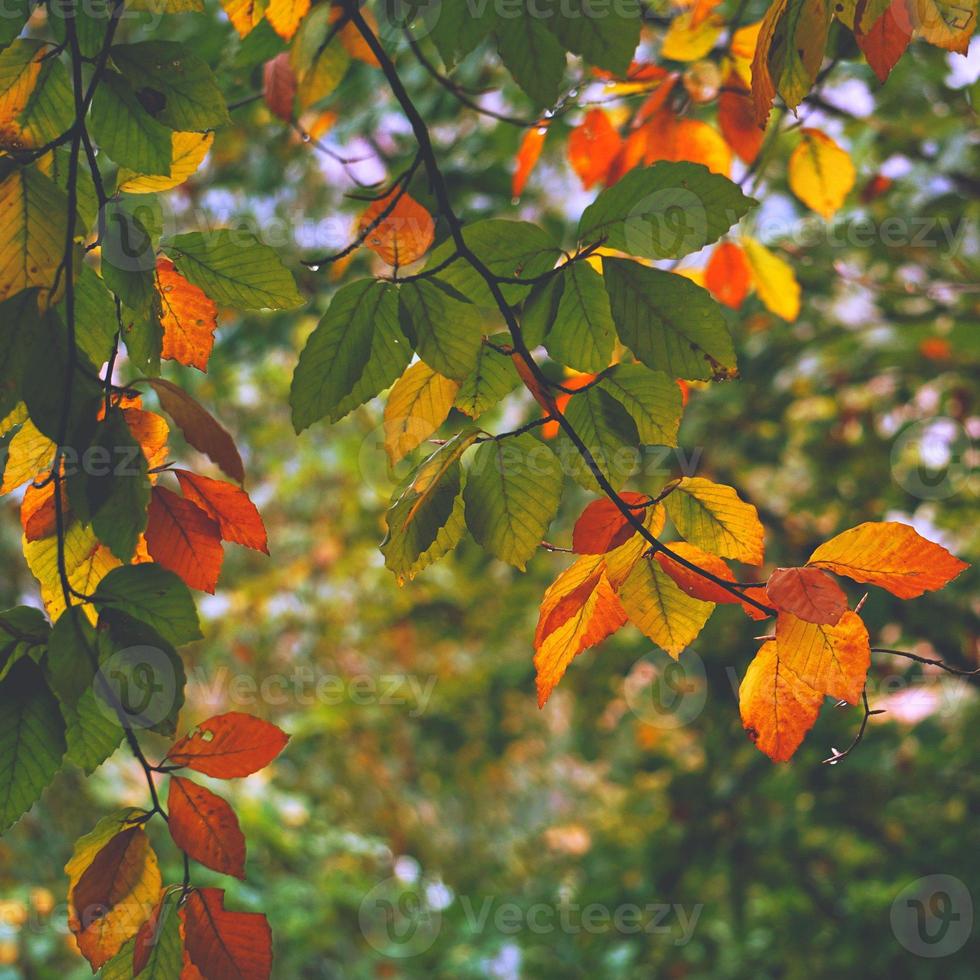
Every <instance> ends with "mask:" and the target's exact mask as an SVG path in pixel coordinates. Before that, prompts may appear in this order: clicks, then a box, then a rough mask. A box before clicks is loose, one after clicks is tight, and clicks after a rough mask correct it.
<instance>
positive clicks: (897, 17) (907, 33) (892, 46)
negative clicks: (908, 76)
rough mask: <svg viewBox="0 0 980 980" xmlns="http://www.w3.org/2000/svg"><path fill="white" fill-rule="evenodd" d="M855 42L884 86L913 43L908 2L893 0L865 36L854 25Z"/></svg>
mask: <svg viewBox="0 0 980 980" xmlns="http://www.w3.org/2000/svg"><path fill="white" fill-rule="evenodd" d="M859 9H860V7H859ZM854 40H855V41H857V45H858V47H859V48H860V49H861V52H862V54H863V55H864V56H865V58H867V59H868V64H869V65H870V66H871V68H872V70H873V71H874V73H875V74H876V75H877V76H878V81H880V82H882V83H884V81H885V79H887V78H888V76H889V74H890V73H891V70H892V69H893V68H894V67H895V65H896V63H897V62H898V59H899V58H901V57H902V54H903V53H904V52H905V49H906V48H907V47H908V46H909V41H911V40H912V22H911V20H910V19H909V11H908V8H907V5H906V0H893V2H892V5H891V6H890V7H888V8H887V9H886V10H885V12H884V13H883V14H882V15H881V16H880V17H879V18H878V19H877V20H876V21H875V22H874V23H873V24H872V25H871V27H870V29H869V30H868V31H867V32H866V33H863V34H862V33H861V31H860V30H859V29H858V27H857V25H856V24H855V30H854Z"/></svg>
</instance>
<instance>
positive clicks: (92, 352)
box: [59, 265, 116, 366]
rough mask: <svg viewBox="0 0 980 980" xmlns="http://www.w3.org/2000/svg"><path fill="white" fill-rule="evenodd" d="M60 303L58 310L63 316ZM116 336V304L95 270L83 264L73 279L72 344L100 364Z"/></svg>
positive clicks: (103, 362) (110, 349)
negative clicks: (73, 338) (73, 339)
mask: <svg viewBox="0 0 980 980" xmlns="http://www.w3.org/2000/svg"><path fill="white" fill-rule="evenodd" d="M64 309H65V307H64V302H62V304H61V307H60V308H59V312H60V313H61V318H62V320H64V319H65V313H64ZM115 336H116V304H115V302H114V301H113V298H112V294H111V293H110V292H109V290H108V289H106V286H105V283H104V282H103V281H102V279H100V278H99V275H98V273H97V272H96V271H95V270H94V269H93V268H92V267H91V266H88V265H83V266H82V268H81V270H80V271H79V274H78V279H77V280H76V281H75V343H76V344H78V346H79V348H80V349H81V350H83V351H84V352H85V354H86V355H87V356H88V359H89V360H90V361H91V362H92V363H93V364H95V365H97V366H101V365H102V364H105V362H106V361H107V360H108V359H109V354H110V352H111V351H112V342H113V340H114V339H115Z"/></svg>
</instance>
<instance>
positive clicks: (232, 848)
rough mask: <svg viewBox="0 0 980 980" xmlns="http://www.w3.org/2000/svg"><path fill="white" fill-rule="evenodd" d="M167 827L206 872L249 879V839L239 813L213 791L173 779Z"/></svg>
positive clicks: (173, 777) (175, 777) (185, 780)
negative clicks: (216, 872)
mask: <svg viewBox="0 0 980 980" xmlns="http://www.w3.org/2000/svg"><path fill="white" fill-rule="evenodd" d="M167 805H168V808H169V810H170V814H169V820H168V823H167V826H168V827H169V829H170V836H171V837H172V838H173V839H174V843H175V844H176V845H177V846H178V847H179V848H180V849H181V850H182V851H184V852H185V853H186V854H187V856H188V857H190V858H193V859H194V860H195V861H197V862H198V863H199V864H203V865H204V866H205V867H206V868H212V869H213V870H215V871H220V872H221V873H222V874H226V875H234V876H235V877H236V878H244V877H245V837H244V836H243V834H242V831H241V828H240V827H239V826H238V818H237V817H236V816H235V811H234V810H232V808H231V807H230V806H229V805H228V803H227V801H226V800H223V799H222V798H221V797H220V796H218V795H217V794H215V793H212V792H211V790H209V789H205V788H204V787H203V786H198V784H197V783H193V782H191V781H190V780H189V779H182V778H181V777H180V776H171V777H170V794H169V796H168V798H167Z"/></svg>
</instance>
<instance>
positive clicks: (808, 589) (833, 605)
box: [766, 568, 847, 626]
mask: <svg viewBox="0 0 980 980" xmlns="http://www.w3.org/2000/svg"><path fill="white" fill-rule="evenodd" d="M766 592H767V593H768V595H769V598H770V599H771V600H772V603H773V605H774V606H776V607H777V608H779V609H782V610H784V611H785V612H788V613H792V614H793V615H794V616H796V617H798V618H799V619H803V620H805V621H806V622H808V623H826V624H829V625H831V626H833V625H835V624H836V623H839V622H840V618H841V616H843V615H844V613H845V612H846V611H847V596H846V595H844V591H843V589H841V587H840V586H839V585H838V584H837V583H836V582H835V581H834V580H833V579H832V578H831V577H830V576H829V575H828V574H827V573H826V572H822V571H820V569H819V568H777V569H776V570H775V571H774V572H773V573H772V575H770V576H769V581H768V582H767V583H766Z"/></svg>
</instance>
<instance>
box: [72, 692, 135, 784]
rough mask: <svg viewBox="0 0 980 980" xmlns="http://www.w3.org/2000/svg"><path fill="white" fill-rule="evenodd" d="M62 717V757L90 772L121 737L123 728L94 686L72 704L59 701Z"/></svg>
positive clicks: (109, 753) (100, 763)
mask: <svg viewBox="0 0 980 980" xmlns="http://www.w3.org/2000/svg"><path fill="white" fill-rule="evenodd" d="M61 714H62V717H63V718H64V720H65V741H66V742H67V744H68V751H67V753H66V755H65V758H66V759H67V760H68V761H69V762H72V763H74V764H75V765H76V766H78V767H79V769H82V770H84V772H85V773H86V774H88V775H90V776H91V775H92V773H93V772H95V770H96V769H98V768H99V766H101V765H102V763H103V762H105V761H106V759H108V758H109V756H111V755H112V753H113V752H115V751H116V749H118V748H119V745H120V743H121V742H122V740H123V730H122V727H121V726H120V725H119V723H118V722H117V721H116V720H115V719H114V718H113V716H112V712H111V711H110V710H108V708H107V706H106V704H105V702H104V701H102V700H100V698H99V697H98V695H97V694H96V693H95V689H94V688H89V689H88V690H87V691H85V693H84V694H82V696H81V697H80V698H79V699H78V702H77V703H76V704H74V705H70V704H67V703H65V702H61Z"/></svg>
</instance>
